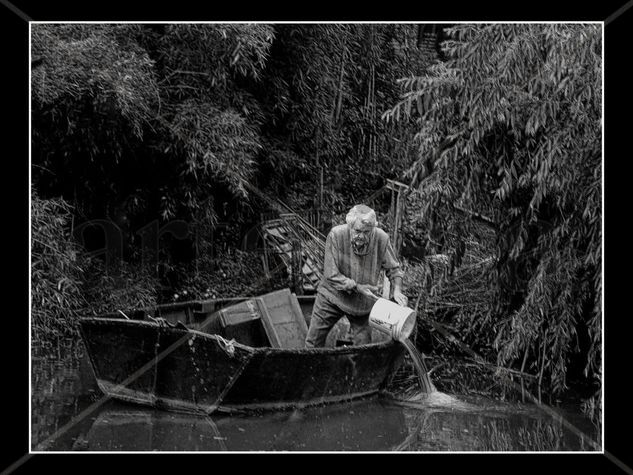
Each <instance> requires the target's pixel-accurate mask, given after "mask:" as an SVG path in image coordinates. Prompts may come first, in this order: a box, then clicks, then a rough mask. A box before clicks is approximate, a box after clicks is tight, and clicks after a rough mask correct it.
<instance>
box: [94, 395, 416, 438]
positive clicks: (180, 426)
mask: <svg viewBox="0 0 633 475" xmlns="http://www.w3.org/2000/svg"><path fill="white" fill-rule="evenodd" d="M407 435H408V433H407V430H406V425H405V420H404V414H403V411H402V409H400V408H398V407H388V406H386V405H384V404H383V403H381V402H380V401H375V400H374V401H357V402H350V403H345V404H337V405H333V406H326V407H320V408H310V409H305V410H301V411H299V410H296V411H286V412H268V413H263V414H259V415H248V416H232V417H230V416H225V417H218V416H214V417H213V418H211V417H200V416H195V415H187V414H176V413H169V412H165V411H154V410H148V409H141V408H130V407H125V406H123V405H116V406H114V405H112V406H110V408H109V409H107V410H105V411H104V412H102V413H101V414H100V415H99V417H98V418H97V419H96V420H95V422H94V424H93V425H92V427H91V429H90V430H89V431H88V433H87V434H86V436H85V442H84V448H85V449H87V450H159V451H172V450H192V451H193V450H212V451H217V450H231V451H242V450H244V451H247V450H248V451H250V450H266V451H279V450H317V451H335V450H347V451H357V450H364V451H377V450H390V449H391V448H392V447H393V446H395V445H398V444H399V443H401V442H402V441H403V440H404V439H405V438H406V437H407Z"/></svg>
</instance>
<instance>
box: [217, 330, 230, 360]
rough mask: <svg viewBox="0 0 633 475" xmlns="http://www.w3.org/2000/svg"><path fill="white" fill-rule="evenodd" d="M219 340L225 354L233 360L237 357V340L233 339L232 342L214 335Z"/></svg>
mask: <svg viewBox="0 0 633 475" xmlns="http://www.w3.org/2000/svg"><path fill="white" fill-rule="evenodd" d="M214 336H215V337H216V338H217V340H216V341H217V342H218V343H219V346H220V348H222V350H224V352H225V353H226V354H227V355H229V356H230V357H231V358H233V356H235V345H234V343H235V339H234V338H231V339H230V340H226V339H225V338H223V337H221V336H220V335H214Z"/></svg>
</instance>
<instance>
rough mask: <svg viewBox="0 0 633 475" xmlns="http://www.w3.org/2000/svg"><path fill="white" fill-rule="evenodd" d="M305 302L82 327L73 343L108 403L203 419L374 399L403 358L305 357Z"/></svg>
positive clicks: (384, 343) (166, 313)
mask: <svg viewBox="0 0 633 475" xmlns="http://www.w3.org/2000/svg"><path fill="white" fill-rule="evenodd" d="M313 302H314V297H299V298H298V297H297V296H295V295H294V294H292V293H291V292H290V291H289V290H288V289H284V290H281V291H277V292H273V293H270V294H267V295H264V296H261V297H257V298H250V299H225V300H210V301H192V302H185V303H180V304H171V305H164V306H158V307H156V308H153V309H143V310H136V311H129V312H117V313H114V314H109V315H104V316H100V317H92V318H84V319H82V320H81V322H80V326H81V335H82V338H83V341H84V343H85V346H86V349H87V353H88V356H89V358H90V361H91V364H92V367H93V370H94V373H95V376H96V379H97V383H98V385H99V387H100V388H101V390H102V391H103V392H104V393H105V394H107V395H109V396H111V397H113V398H116V399H119V400H123V401H129V402H134V403H140V404H144V405H149V406H153V407H157V408H164V409H170V410H180V411H191V412H201V413H207V414H208V413H211V412H214V411H216V410H219V411H229V412H230V411H236V410H249V409H284V408H290V407H302V406H310V405H317V404H323V403H331V402H337V401H343V400H351V399H356V398H361V397H365V396H369V395H372V394H376V393H377V392H379V391H380V390H381V389H383V388H384V387H385V386H386V385H387V384H388V383H389V381H390V378H391V377H392V376H393V374H394V373H395V371H396V369H397V368H398V367H399V365H400V364H401V363H402V361H403V358H404V352H405V348H404V347H403V345H401V344H400V343H397V342H395V341H393V340H391V339H390V338H389V337H387V336H384V335H382V334H380V333H378V332H376V331H375V332H374V333H373V335H372V343H371V344H367V345H359V346H337V344H338V343H340V337H341V336H342V335H344V332H345V330H346V319H341V321H340V322H339V323H338V324H337V325H336V326H335V328H334V329H333V331H332V332H331V333H330V335H329V336H328V341H327V343H326V347H324V348H305V347H304V340H305V334H306V332H307V328H308V323H309V317H310V313H311V307H312V304H313Z"/></svg>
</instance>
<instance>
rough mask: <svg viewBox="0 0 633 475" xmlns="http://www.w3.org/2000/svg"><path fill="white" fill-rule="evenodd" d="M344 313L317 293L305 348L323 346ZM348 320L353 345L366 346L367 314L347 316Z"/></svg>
mask: <svg viewBox="0 0 633 475" xmlns="http://www.w3.org/2000/svg"><path fill="white" fill-rule="evenodd" d="M343 316H345V313H344V312H343V311H342V310H341V309H340V308H339V307H338V306H337V305H335V304H334V303H332V302H331V301H330V300H328V299H327V298H326V297H325V296H324V295H323V294H321V293H320V292H319V293H317V296H316V299H315V301H314V308H313V309H312V317H311V318H310V328H308V334H307V336H306V343H305V346H306V348H320V347H323V346H325V340H326V338H327V336H328V333H330V330H331V329H332V327H333V326H334V325H335V324H336V322H338V321H339V320H340V319H341V317H343ZM347 319H348V320H349V325H350V328H349V333H348V335H349V336H350V337H351V338H352V340H353V342H354V345H366V344H368V343H371V327H370V326H369V314H367V315H361V316H358V317H356V316H350V315H347Z"/></svg>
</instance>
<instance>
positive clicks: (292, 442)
mask: <svg viewBox="0 0 633 475" xmlns="http://www.w3.org/2000/svg"><path fill="white" fill-rule="evenodd" d="M32 356H33V364H32V370H33V372H32V376H31V377H32V427H31V431H32V443H33V449H34V450H53V451H67V450H90V451H197V450H203V451H224V450H228V451H392V450H403V451H456V450H459V451H507V450H514V451H522V450H528V451H548V450H561V451H563V450H595V448H594V447H593V446H592V445H591V444H590V443H589V439H587V437H597V435H596V433H595V432H596V430H595V427H593V426H592V424H591V423H590V422H589V421H588V420H586V419H584V418H582V417H581V416H580V415H579V414H576V413H564V415H565V417H566V418H567V419H568V420H572V421H573V424H574V425H575V426H576V427H578V428H580V429H581V431H580V432H574V431H573V430H570V429H569V428H568V427H566V426H565V425H564V424H563V423H562V422H560V421H559V420H556V419H554V418H552V417H551V416H550V415H548V414H547V413H546V412H544V411H542V410H541V409H539V408H538V407H537V406H534V405H530V404H520V403H508V402H504V401H497V400H493V399H487V398H485V397H479V396H461V395H450V394H445V393H443V392H433V393H430V394H422V393H418V394H413V395H409V396H408V397H407V400H405V401H396V400H393V399H391V398H388V397H374V398H371V399H367V400H360V401H355V402H348V403H341V404H335V405H329V406H322V407H315V408H307V409H303V410H295V411H284V412H264V413H259V414H248V415H232V416H228V415H222V414H214V415H213V416H212V417H203V416H196V415H190V414H179V413H173V412H166V411H158V410H153V409H150V408H145V407H141V406H135V405H130V404H123V403H119V402H115V401H109V402H107V403H106V404H104V405H103V406H101V407H99V408H98V409H97V410H95V411H94V412H92V413H90V414H89V415H88V416H87V417H86V418H85V419H83V420H81V421H78V422H77V423H76V424H74V425H73V426H72V428H71V429H70V430H68V431H66V432H64V433H63V434H62V435H60V436H59V437H55V438H54V439H53V440H51V441H50V443H49V444H47V445H46V446H45V447H38V444H39V443H41V442H43V441H45V440H47V439H49V438H50V437H51V436H52V435H53V434H55V433H56V431H58V430H59V429H60V428H61V427H63V426H64V425H65V424H67V423H68V422H70V421H71V420H72V419H73V418H74V417H75V416H76V415H78V414H79V413H81V412H82V411H83V410H85V409H86V408H87V407H89V406H90V405H91V404H92V403H94V402H96V401H98V400H100V399H101V398H102V397H103V396H102V394H101V393H100V391H99V389H98V387H97V385H96V382H95V380H94V375H93V374H92V369H91V368H90V363H89V361H88V359H87V356H86V354H85V351H84V349H83V346H82V345H81V343H79V344H77V343H74V344H70V343H69V344H57V345H48V346H46V345H40V344H38V345H34V347H33V353H32ZM557 410H558V409H557ZM561 410H562V409H561ZM559 412H560V410H559Z"/></svg>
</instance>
